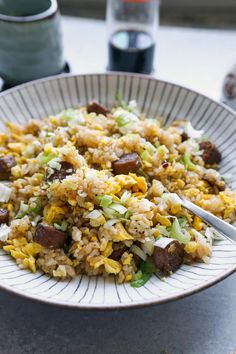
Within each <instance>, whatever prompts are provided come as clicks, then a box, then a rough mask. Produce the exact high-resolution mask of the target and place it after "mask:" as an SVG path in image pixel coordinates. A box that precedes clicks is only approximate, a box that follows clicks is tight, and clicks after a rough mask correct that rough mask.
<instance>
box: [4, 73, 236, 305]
mask: <svg viewBox="0 0 236 354" xmlns="http://www.w3.org/2000/svg"><path fill="white" fill-rule="evenodd" d="M117 92H119V93H120V94H121V95H122V98H124V99H125V100H130V99H136V100H137V102H138V104H139V105H140V107H141V108H142V110H143V111H144V112H146V113H147V115H148V116H150V117H155V116H157V115H159V116H162V117H163V118H164V122H165V123H166V124H169V123H171V122H172V121H173V120H174V119H183V118H188V119H189V120H191V121H192V123H193V125H194V127H196V128H197V129H202V128H204V130H205V131H206V132H207V135H208V136H209V138H210V139H212V141H214V142H216V144H217V146H218V147H219V149H220V151H221V153H222V156H223V161H222V164H221V172H222V173H224V174H225V173H228V172H230V173H232V175H233V181H232V184H231V187H232V188H234V189H236V153H235V151H236V115H235V114H234V113H233V111H231V110H229V109H227V108H226V107H224V106H223V105H221V104H219V103H217V102H214V101H212V100H211V99H209V98H207V97H205V96H203V95H201V94H198V93H196V92H194V91H191V90H188V89H186V88H184V87H181V86H177V85H174V84H171V83H168V82H164V81H159V80H156V79H154V78H151V77H146V76H141V75H132V74H130V75H129V74H122V73H121V74H115V73H112V74H100V75H96V74H95V75H81V76H58V77H54V78H49V79H43V80H38V81H35V82H32V83H28V84H24V85H22V86H19V87H16V88H14V89H11V90H9V91H6V92H4V93H2V94H0V130H1V129H4V123H3V121H4V119H8V120H10V121H12V122H17V123H26V122H27V121H29V120H30V119H32V118H39V119H40V118H42V117H45V116H47V115H49V114H52V113H56V112H59V111H61V110H63V109H65V108H68V107H73V106H76V105H78V103H81V104H86V103H87V102H88V101H90V100H92V99H94V98H96V99H97V100H99V101H100V102H102V103H103V104H105V105H108V106H110V105H112V103H113V102H114V97H115V95H116V93H117ZM235 270H236V244H235V243H233V241H230V240H228V239H225V240H221V241H216V242H215V243H214V246H213V255H212V258H211V261H210V263H209V264H204V263H195V264H192V265H182V266H181V267H180V269H179V270H178V271H177V272H175V273H174V274H173V275H172V276H170V277H168V278H166V280H165V281H161V280H160V279H159V278H158V277H157V276H156V275H153V276H152V278H151V279H150V280H149V281H148V282H147V283H146V284H145V286H143V287H141V288H138V289H135V288H132V287H131V286H130V284H129V283H126V284H120V285H119V284H117V283H116V281H115V279H114V278H113V277H110V278H102V277H101V276H97V277H88V276H86V275H78V276H77V277H76V278H75V279H73V280H66V281H59V280H57V279H55V278H52V277H49V276H47V275H44V274H42V273H40V272H37V273H35V274H33V273H30V272H29V271H27V270H21V269H19V268H18V267H17V266H16V264H15V262H14V260H13V259H12V258H10V257H9V256H8V255H7V254H5V253H4V252H3V251H2V250H0V287H1V288H3V289H5V290H8V291H11V292H14V293H16V294H18V295H21V296H25V297H28V298H30V299H35V300H38V301H43V302H47V303H51V304H56V305H63V306H68V307H74V308H80V309H119V308H129V307H138V306H146V305H152V304H159V303H163V302H168V301H171V300H176V299H179V298H182V297H185V296H187V295H190V294H193V293H196V292H198V291H200V290H202V289H205V288H207V287H209V286H211V285H213V284H215V283H217V282H219V281H220V280H222V279H224V278H225V277H227V276H228V275H230V274H232V273H233V272H234V271H235Z"/></svg>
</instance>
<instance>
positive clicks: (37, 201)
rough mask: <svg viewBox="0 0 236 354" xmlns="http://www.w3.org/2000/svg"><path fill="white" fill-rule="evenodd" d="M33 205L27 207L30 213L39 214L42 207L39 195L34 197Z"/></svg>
mask: <svg viewBox="0 0 236 354" xmlns="http://www.w3.org/2000/svg"><path fill="white" fill-rule="evenodd" d="M34 204H35V206H34V207H30V208H29V212H30V213H34V214H39V213H40V211H41V208H42V203H41V199H40V197H36V198H35V201H34Z"/></svg>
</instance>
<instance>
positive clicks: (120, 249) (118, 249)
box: [109, 243, 128, 261]
mask: <svg viewBox="0 0 236 354" xmlns="http://www.w3.org/2000/svg"><path fill="white" fill-rule="evenodd" d="M114 248H115V249H114V251H113V252H112V254H111V255H110V257H109V258H111V259H113V260H114V261H119V260H120V258H121V256H122V254H123V253H124V252H125V251H127V250H128V247H127V246H125V245H124V244H123V243H117V244H114Z"/></svg>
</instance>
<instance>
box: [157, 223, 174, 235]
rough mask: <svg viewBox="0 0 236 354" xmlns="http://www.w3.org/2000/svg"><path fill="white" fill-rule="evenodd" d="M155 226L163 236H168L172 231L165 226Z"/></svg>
mask: <svg viewBox="0 0 236 354" xmlns="http://www.w3.org/2000/svg"><path fill="white" fill-rule="evenodd" d="M155 228H156V229H157V230H158V231H159V232H160V234H161V235H162V236H167V237H168V236H169V235H170V232H169V231H168V230H167V229H166V227H164V226H161V225H157V226H156V227H155Z"/></svg>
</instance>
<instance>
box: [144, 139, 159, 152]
mask: <svg viewBox="0 0 236 354" xmlns="http://www.w3.org/2000/svg"><path fill="white" fill-rule="evenodd" d="M145 149H146V150H147V151H148V152H149V154H151V155H153V154H154V153H155V152H156V151H157V149H156V148H155V146H154V145H152V144H151V143H150V142H149V141H147V142H146V144H145Z"/></svg>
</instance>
